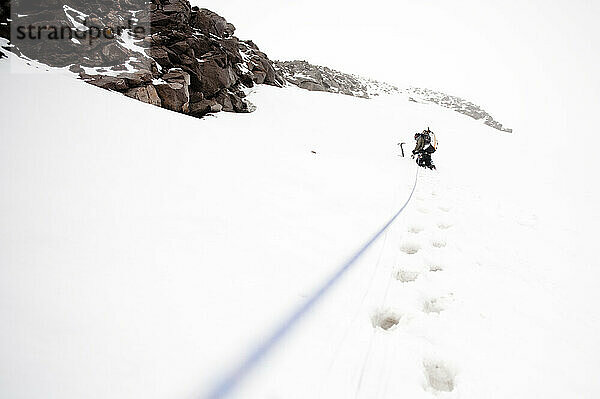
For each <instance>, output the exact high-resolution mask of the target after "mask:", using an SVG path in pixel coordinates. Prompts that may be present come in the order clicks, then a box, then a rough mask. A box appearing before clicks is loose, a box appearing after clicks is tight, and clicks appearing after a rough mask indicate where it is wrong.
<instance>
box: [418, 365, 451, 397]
mask: <svg viewBox="0 0 600 399" xmlns="http://www.w3.org/2000/svg"><path fill="white" fill-rule="evenodd" d="M423 368H424V371H425V377H426V378H427V384H428V386H429V388H431V389H433V390H434V391H438V392H452V391H453V390H454V386H455V382H454V380H455V379H456V374H457V373H456V370H455V369H454V368H453V367H451V366H450V365H448V364H447V363H446V362H443V361H440V360H435V359H426V360H424V361H423Z"/></svg>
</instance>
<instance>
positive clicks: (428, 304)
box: [423, 298, 445, 314]
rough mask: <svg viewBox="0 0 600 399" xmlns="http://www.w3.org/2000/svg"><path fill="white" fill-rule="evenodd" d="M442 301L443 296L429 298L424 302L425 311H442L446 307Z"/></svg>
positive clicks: (428, 312)
mask: <svg viewBox="0 0 600 399" xmlns="http://www.w3.org/2000/svg"><path fill="white" fill-rule="evenodd" d="M442 302H444V299H443V298H432V299H427V300H426V301H425V302H423V313H427V314H430V313H437V314H440V313H442V311H444V309H445V308H444V306H443V303H442Z"/></svg>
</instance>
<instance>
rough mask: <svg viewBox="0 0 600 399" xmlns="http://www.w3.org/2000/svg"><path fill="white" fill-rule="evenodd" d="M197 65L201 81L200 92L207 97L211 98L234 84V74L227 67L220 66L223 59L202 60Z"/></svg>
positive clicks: (231, 69) (229, 67)
mask: <svg viewBox="0 0 600 399" xmlns="http://www.w3.org/2000/svg"><path fill="white" fill-rule="evenodd" d="M202 61H203V62H201V63H200V64H199V65H198V69H199V71H200V75H201V76H202V79H201V87H202V88H201V90H202V92H203V93H204V95H205V96H207V97H212V96H214V95H215V94H217V93H218V92H219V91H220V90H222V89H227V88H229V87H231V86H232V85H233V84H234V83H235V82H236V74H235V72H234V70H233V68H232V67H231V66H229V65H224V66H223V65H222V63H223V58H221V57H215V58H213V59H204V60H202Z"/></svg>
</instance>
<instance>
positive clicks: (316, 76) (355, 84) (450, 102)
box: [275, 61, 512, 133]
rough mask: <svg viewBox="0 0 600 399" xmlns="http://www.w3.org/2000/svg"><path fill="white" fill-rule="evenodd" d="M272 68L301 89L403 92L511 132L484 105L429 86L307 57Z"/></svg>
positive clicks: (375, 93) (358, 94)
mask: <svg viewBox="0 0 600 399" xmlns="http://www.w3.org/2000/svg"><path fill="white" fill-rule="evenodd" d="M275 69H276V70H277V71H279V72H281V74H282V75H283V77H284V78H285V80H286V81H287V82H288V83H290V84H293V85H295V86H298V87H300V88H302V89H306V90H311V91H325V92H330V93H340V94H346V95H349V96H355V97H361V98H372V97H374V96H379V95H382V94H403V95H406V96H407V97H408V99H409V100H410V101H414V102H421V103H433V104H437V105H439V106H442V107H445V108H450V109H452V110H454V111H456V112H459V113H461V114H463V115H467V116H470V117H471V118H473V119H477V120H482V121H483V123H485V124H486V125H488V126H490V127H492V128H494V129H497V130H500V131H502V132H507V133H512V129H509V128H506V127H504V126H503V125H502V124H501V123H500V122H498V121H496V120H495V119H494V118H493V117H492V116H491V115H490V114H488V113H487V112H486V111H485V110H484V109H482V108H481V107H479V106H477V105H475V104H473V103H472V102H470V101H467V100H464V99H462V98H460V97H456V96H451V95H448V94H445V93H441V92H437V91H434V90H429V89H418V88H407V89H399V88H397V87H395V86H392V85H390V84H387V83H384V82H380V81H377V80H372V79H367V78H363V77H360V76H356V75H350V74H347V73H343V72H340V71H336V70H333V69H330V68H327V67H323V66H319V65H313V64H310V63H308V62H306V61H275Z"/></svg>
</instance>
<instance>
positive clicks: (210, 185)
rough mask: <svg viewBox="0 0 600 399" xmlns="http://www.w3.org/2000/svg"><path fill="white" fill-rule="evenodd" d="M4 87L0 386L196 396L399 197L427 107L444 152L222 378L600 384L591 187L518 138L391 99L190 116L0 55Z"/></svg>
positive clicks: (272, 105)
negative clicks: (355, 258)
mask: <svg viewBox="0 0 600 399" xmlns="http://www.w3.org/2000/svg"><path fill="white" fill-rule="evenodd" d="M13 61H14V60H13ZM0 85H1V87H2V88H3V92H4V93H8V94H6V95H5V97H3V100H2V107H1V109H2V130H1V134H0V182H1V183H2V193H1V196H0V220H1V222H0V353H1V354H2V358H1V359H2V360H0V393H1V395H0V396H1V397H3V398H40V397H44V398H61V399H62V398H132V397H144V398H167V397H168V398H197V397H202V395H203V393H205V392H206V391H207V390H208V389H209V388H210V387H211V386H212V385H213V384H214V383H215V381H216V379H217V378H218V377H219V376H221V375H222V373H223V372H224V371H226V370H227V369H228V368H229V367H231V366H232V365H234V364H235V363H236V362H237V361H239V360H240V358H241V356H242V355H243V354H245V353H246V352H247V351H248V350H249V349H250V348H252V347H253V345H255V344H256V343H257V342H260V339H261V338H262V337H264V336H265V335H266V334H267V333H268V332H269V331H270V330H271V329H272V328H273V327H274V326H276V325H277V323H278V322H279V321H280V320H282V319H283V318H284V317H285V315H286V314H288V312H289V311H290V310H292V309H293V308H294V307H295V306H297V304H298V303H300V302H302V301H303V300H304V299H305V298H306V297H307V296H308V295H310V294H311V293H312V291H313V290H314V288H315V287H317V286H318V285H319V283H320V282H321V281H322V280H323V279H324V278H325V277H326V276H328V275H329V274H330V273H331V272H333V271H334V270H335V268H336V267H337V266H338V265H339V264H340V263H341V262H342V261H343V260H344V259H345V258H346V257H347V256H348V255H349V254H351V253H352V252H353V251H354V250H355V249H356V248H357V247H358V246H359V245H360V244H362V242H363V241H364V240H365V239H366V238H367V237H369V236H370V235H371V234H372V233H373V232H375V231H376V230H377V229H378V228H379V227H380V226H381V225H382V224H383V223H384V222H385V221H386V220H387V219H388V218H389V217H390V216H391V215H392V214H393V213H394V212H395V211H396V210H397V208H398V207H399V206H400V205H401V204H402V203H403V202H404V200H405V199H406V197H407V196H408V194H409V191H410V189H411V188H412V185H413V182H414V177H415V173H416V169H415V165H414V163H413V162H412V160H410V158H401V157H399V156H398V154H399V147H398V146H397V145H396V144H397V143H398V142H399V141H404V142H407V143H409V144H408V146H410V143H411V142H412V134H413V133H414V132H415V131H417V130H420V129H422V128H424V126H425V125H427V126H430V127H431V128H432V129H433V130H434V131H436V133H437V136H438V139H439V141H440V151H439V152H438V153H436V154H435V161H436V163H437V165H438V172H428V171H421V172H420V174H419V180H418V185H417V192H416V195H415V198H414V200H413V201H412V202H411V204H410V206H409V207H408V208H407V210H406V212H405V213H404V214H403V215H402V216H401V217H400V218H399V219H398V220H397V222H396V223H395V224H394V225H393V226H392V228H391V229H390V230H389V231H388V232H387V233H386V235H385V237H384V238H383V239H382V240H380V241H378V242H377V243H376V244H375V245H374V246H373V247H372V248H371V250H370V251H369V252H367V253H366V254H365V256H364V257H363V258H361V260H360V261H359V262H358V263H357V264H356V265H355V266H354V268H353V269H352V270H351V272H350V273H349V274H348V275H347V276H345V278H344V279H343V280H342V281H341V283H340V284H339V285H338V286H336V287H335V288H334V289H333V291H332V292H331V293H330V295H329V296H327V297H326V298H325V300H324V301H323V302H322V303H321V304H320V306H319V307H317V309H316V310H315V311H314V312H313V313H311V315H310V316H309V317H308V318H307V319H305V320H304V322H303V323H302V324H301V325H300V326H299V328H298V329H296V330H294V333H293V334H292V335H291V336H290V337H288V339H287V340H286V341H285V342H284V344H283V345H282V346H280V347H278V348H277V350H276V351H275V352H274V353H273V354H272V356H270V357H269V358H267V359H266V361H265V362H264V363H262V365H261V367H260V368H259V369H258V370H256V371H255V372H254V373H253V374H252V375H251V376H250V378H249V379H248V380H246V381H245V382H244V383H243V384H242V385H241V386H240V387H239V389H238V390H237V391H236V392H235V393H236V396H237V397H240V398H309V397H311V398H318V397H322V398H348V397H354V398H393V397H401V395H404V396H405V397H410V398H427V397H432V395H437V396H439V397H444V398H458V397H461V398H481V397H485V398H532V397H545V398H564V397H577V398H593V397H597V396H598V394H600V383H599V382H598V381H599V380H598V379H597V378H595V376H596V375H597V374H598V371H600V360H598V359H599V358H600V357H599V355H600V351H599V349H600V348H599V346H600V344H599V342H598V340H597V334H596V333H597V331H598V327H599V326H600V320H599V318H598V311H597V310H596V308H595V306H594V305H595V304H597V303H598V299H599V298H598V294H597V291H596V290H595V285H596V282H597V279H598V274H599V272H598V271H597V268H596V267H595V266H597V262H596V261H595V257H593V254H592V250H591V249H590V248H593V247H592V246H590V245H589V244H588V241H586V239H585V237H586V236H585V234H586V233H589V232H591V231H592V230H589V229H588V226H587V225H577V223H575V222H574V220H578V221H579V220H581V218H582V217H583V216H584V215H588V216H589V215H590V213H589V212H591V210H590V209H591V208H589V209H588V208H585V207H579V208H578V209H575V210H572V211H569V209H567V208H566V207H565V206H564V204H563V203H562V201H563V199H564V198H565V197H563V196H560V195H555V194H556V193H560V192H561V191H560V190H559V189H558V188H557V181H558V178H557V177H556V176H550V175H549V174H544V170H545V169H547V168H544V167H543V166H544V165H542V164H541V163H543V162H545V161H540V160H532V161H531V162H530V163H529V162H527V163H525V164H523V163H520V162H515V160H517V159H519V156H526V155H527V154H528V150H527V148H526V147H525V146H522V147H521V146H519V145H518V144H523V143H524V139H523V138H520V139H519V138H517V137H516V135H503V134H499V133H498V132H496V131H494V130H493V129H491V128H489V127H486V126H484V125H482V124H480V123H478V122H476V121H474V120H472V119H470V118H468V117H465V116H461V115H459V114H456V113H454V112H452V111H450V110H446V109H440V108H438V107H436V106H433V105H424V104H415V103H410V102H406V101H405V100H404V99H403V98H401V97H399V96H398V97H396V96H390V97H382V98H378V99H374V100H363V99H357V98H352V97H345V96H338V95H334V94H328V93H312V92H306V91H302V90H300V89H294V88H285V89H277V88H271V87H260V88H259V89H257V90H256V91H255V92H254V93H252V94H251V95H250V99H251V101H253V102H254V103H255V104H256V105H257V106H258V110H257V111H256V112H255V113H253V114H248V115H235V114H220V115H218V116H217V117H212V118H207V119H204V120H198V119H193V118H189V117H186V116H183V115H180V114H176V113H172V112H169V111H166V110H164V109H159V108H155V107H152V106H150V105H146V104H143V103H140V102H136V101H134V100H131V99H128V98H125V97H122V96H119V95H116V94H114V93H110V92H106V91H102V90H99V89H97V88H95V87H93V86H90V85H86V84H84V83H82V82H80V81H75V80H73V79H72V78H69V77H65V76H59V75H58V74H55V73H42V74H30V75H19V74H11V73H10V72H9V63H8V62H6V61H5V60H3V61H0ZM516 140H520V141H518V142H517V141H516ZM517 143H518V144H517ZM482 148H485V149H486V150H487V151H485V152H483V151H481V149H482ZM311 151H315V152H316V154H314V153H312V152H311ZM506 154H511V157H510V158H509V159H507V156H506ZM526 159H531V157H528V158H526ZM473 165H476V167H474V166H473ZM524 166H525V167H524ZM594 215H595V214H594ZM574 218H577V219H574ZM589 237H591V235H589ZM413 279H414V281H410V280H413ZM401 280H404V282H403V281H401ZM396 321H397V324H395V325H393V326H392V327H391V328H389V329H387V330H384V329H383V328H381V327H380V326H383V327H386V328H387V327H389V326H390V325H391V324H394V323H396ZM446 391H448V392H446Z"/></svg>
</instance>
